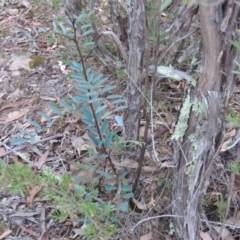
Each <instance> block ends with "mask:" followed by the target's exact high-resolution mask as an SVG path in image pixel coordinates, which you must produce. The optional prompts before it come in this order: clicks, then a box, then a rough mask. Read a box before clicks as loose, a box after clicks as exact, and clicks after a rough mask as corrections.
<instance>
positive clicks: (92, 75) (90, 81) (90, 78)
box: [87, 73, 94, 83]
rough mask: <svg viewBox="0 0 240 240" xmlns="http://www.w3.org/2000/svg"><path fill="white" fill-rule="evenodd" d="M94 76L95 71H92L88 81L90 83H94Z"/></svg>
mask: <svg viewBox="0 0 240 240" xmlns="http://www.w3.org/2000/svg"><path fill="white" fill-rule="evenodd" d="M93 78H94V74H93V73H91V74H90V75H88V77H87V80H88V82H89V83H92V80H93Z"/></svg>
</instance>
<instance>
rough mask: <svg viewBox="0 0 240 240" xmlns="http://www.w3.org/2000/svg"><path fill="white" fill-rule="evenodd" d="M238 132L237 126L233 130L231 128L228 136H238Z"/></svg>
mask: <svg viewBox="0 0 240 240" xmlns="http://www.w3.org/2000/svg"><path fill="white" fill-rule="evenodd" d="M236 133H237V130H236V128H234V129H233V130H231V131H230V132H228V134H227V135H228V136H229V137H235V136H236Z"/></svg>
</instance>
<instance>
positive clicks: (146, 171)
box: [0, 0, 240, 240]
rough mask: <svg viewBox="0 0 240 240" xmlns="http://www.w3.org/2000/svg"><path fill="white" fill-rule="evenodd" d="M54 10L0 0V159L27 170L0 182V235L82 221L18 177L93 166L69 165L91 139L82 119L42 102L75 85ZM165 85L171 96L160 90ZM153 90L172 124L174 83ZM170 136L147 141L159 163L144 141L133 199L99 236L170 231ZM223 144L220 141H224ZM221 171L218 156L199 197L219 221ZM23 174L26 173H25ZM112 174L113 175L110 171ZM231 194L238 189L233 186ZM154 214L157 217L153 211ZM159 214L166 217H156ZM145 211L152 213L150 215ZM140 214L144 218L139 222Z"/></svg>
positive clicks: (77, 232)
mask: <svg viewBox="0 0 240 240" xmlns="http://www.w3.org/2000/svg"><path fill="white" fill-rule="evenodd" d="M56 15H59V17H61V16H64V11H63V9H61V4H60V2H59V1H57V0H56V1H53V2H52V3H49V2H47V1H46V2H44V4H43V3H39V2H28V1H27V0H24V1H6V2H5V1H4V0H0V161H1V164H3V166H7V165H13V163H14V164H16V166H18V167H19V166H20V167H22V166H23V165H28V166H30V172H29V171H28V170H26V169H24V170H25V171H26V172H23V176H25V177H23V176H21V178H19V179H16V181H19V182H17V184H16V186H15V188H13V186H10V185H11V184H12V183H10V182H11V179H9V184H10V185H9V186H7V187H8V190H6V189H4V190H2V189H1V182H0V190H1V191H0V240H1V239H6V240H15V239H24V240H31V239H39V240H47V239H55V240H57V239H58V240H60V239H61V240H67V239H84V238H83V237H82V236H83V224H82V223H81V222H78V221H77V220H76V219H77V218H78V217H79V216H78V215H77V211H76V212H74V211H72V212H71V214H72V215H71V214H70V215H71V216H69V215H67V216H66V217H65V216H58V217H57V216H56V211H55V210H54V208H53V206H52V202H53V201H52V200H51V199H50V198H46V196H45V197H43V195H42V193H41V188H40V187H39V186H34V185H32V184H29V187H27V188H24V189H21V187H22V185H21V181H30V180H29V178H30V177H33V178H37V175H39V176H42V175H43V171H48V170H49V169H51V172H53V173H54V174H55V175H56V176H59V175H61V174H63V173H66V172H67V173H69V174H71V176H74V177H85V178H86V179H88V178H89V179H91V178H92V177H93V174H94V173H92V172H90V173H89V172H86V171H83V170H82V169H79V168H78V167H77V165H76V163H81V164H82V163H83V162H84V161H83V162H82V160H83V159H85V156H86V149H87V148H88V147H89V146H90V147H93V145H92V143H91V141H90V140H89V138H88V136H87V132H86V127H85V126H84V124H83V123H82V122H81V116H80V115H77V114H76V115H75V116H72V115H67V114H66V116H64V119H61V120H59V119H58V118H56V114H54V111H53V110H54V108H52V109H49V108H48V106H49V105H50V104H57V103H59V101H60V100H61V99H63V98H66V97H68V96H69V95H73V94H74V93H75V92H76V89H75V87H74V82H73V81H72V80H71V79H70V78H69V77H68V74H69V72H70V67H69V66H70V64H71V61H72V60H73V59H74V56H73V54H72V53H71V51H69V50H68V48H67V47H66V45H64V44H63V42H62V39H61V38H60V37H59V36H57V35H55V34H54V33H53V27H52V21H53V18H55V17H56ZM89 62H90V64H91V67H92V68H93V69H95V71H97V72H99V73H103V74H104V75H106V76H108V77H109V81H108V84H110V83H115V84H116V82H117V85H118V86H119V88H118V93H123V90H121V83H122V80H123V81H124V79H121V81H120V80H119V79H117V76H116V72H115V70H114V69H112V68H111V67H109V66H104V65H103V64H102V63H101V62H100V61H99V60H97V59H96V58H94V57H92V58H90V59H89ZM119 89H120V90H119ZM169 92H171V94H173V93H174V94H175V95H174V96H177V97H172V98H171V97H169V98H167V97H166V96H167V94H168V93H169ZM236 93H238V89H236ZM157 94H159V95H157V99H159V100H158V101H157V103H156V106H154V107H155V109H156V111H157V112H159V114H160V115H161V116H162V118H163V119H164V121H165V123H167V124H168V125H171V124H172V123H173V122H174V121H175V120H176V116H177V111H178V109H179V107H180V105H181V96H182V94H183V91H182V90H181V86H179V85H178V84H175V83H169V82H167V83H166V84H165V86H163V87H162V88H159V93H158V92H157ZM171 94H169V95H171ZM40 111H42V112H45V113H47V115H48V116H50V117H51V119H52V120H54V125H53V127H51V129H48V128H46V119H45V118H44V117H42V116H41V115H39V112H40ZM29 121H34V122H38V123H39V124H40V126H41V127H43V126H44V127H45V128H44V131H43V132H41V131H39V132H38V131H37V128H38V126H36V125H35V126H33V125H34V124H33V125H32V124H31V122H29ZM110 122H111V124H112V126H111V127H112V128H118V129H120V130H118V131H120V132H121V126H118V123H117V121H115V120H114V117H112V118H110ZM165 123H164V124H165ZM164 124H163V123H162V122H161V121H156V122H155V123H154V129H155V130H156V131H159V129H161V126H163V125H164ZM26 131H28V132H31V133H32V134H33V135H34V136H35V142H34V143H33V144H30V143H29V141H28V143H25V142H24V140H23V137H24V136H25V137H26ZM149 132H150V131H149ZM143 133H144V121H141V128H140V137H143ZM228 135H229V139H232V138H234V137H235V135H236V129H231V131H229V133H228ZM170 136H171V132H167V133H166V134H164V136H162V137H161V138H159V139H157V140H156V143H155V144H156V145H154V149H155V150H156V151H157V153H158V158H159V159H161V164H158V163H156V161H153V160H151V159H152V158H153V151H152V149H151V148H152V146H150V147H149V148H148V149H147V151H146V156H145V158H146V161H145V163H144V167H143V170H142V174H141V181H140V184H141V188H142V191H141V192H140V193H139V195H140V197H139V198H138V200H136V199H134V204H135V207H129V209H127V210H126V209H121V210H122V211H120V212H119V209H118V214H117V217H118V219H119V221H120V226H121V227H120V228H118V231H117V232H116V233H115V234H114V236H113V237H112V238H103V237H99V239H141V240H150V239H172V238H171V235H172V234H173V228H172V225H171V219H170V218H167V216H168V215H170V214H171V167H172V165H171V159H172V155H173V153H172V149H171V145H170V140H169V137H170ZM21 141H23V142H21ZM224 144H225V145H224V146H223V148H224V147H225V146H227V144H228V142H226V143H224ZM19 153H21V154H19ZM117 154H118V153H116V155H117ZM114 164H115V165H116V166H117V167H118V168H121V169H125V170H127V172H129V173H130V175H131V174H132V172H134V170H136V168H137V162H136V160H131V159H125V160H124V161H122V162H121V163H119V162H117V161H115V162H114ZM10 173H11V172H10ZM226 173H227V172H226V171H225V166H224V164H223V163H222V161H221V158H219V161H218V165H216V168H215V170H214V171H213V176H212V179H211V185H210V188H209V189H211V190H210V191H209V192H208V195H207V196H208V198H206V199H205V200H206V202H205V203H204V204H205V205H204V207H205V210H206V212H205V214H206V215H207V216H208V217H209V218H211V220H213V221H221V220H222V217H223V216H224V214H225V211H226V196H227V195H226V192H225V193H224V191H226V189H227V184H228V183H226V181H227V180H226V179H227V178H226ZM1 174H2V172H1V173H0V181H3V179H2V178H1ZM12 174H13V175H12V178H14V175H15V176H16V175H17V174H19V175H21V174H20V173H19V172H18V170H16V172H14V170H13V169H12ZM27 174H29V176H26V175H27ZM2 176H3V174H2ZM111 181H112V182H114V181H115V183H116V182H117V180H116V179H111ZM115 183H114V184H115ZM236 183H238V181H237V180H236ZM108 184H111V182H110V181H109V182H108ZM24 186H25V185H24ZM69 188H70V187H69ZM9 189H10V190H9ZM56 191H57V190H56ZM232 194H235V195H237V194H238V191H237V190H236V191H234V192H233V193H232ZM59 195H61V193H59ZM111 197H112V196H111V194H110V195H108V194H106V192H102V193H101V192H100V193H99V194H98V198H97V199H100V200H99V201H100V202H104V201H105V200H109V198H111ZM126 199H127V197H126ZM114 201H116V200H114ZM118 204H119V203H118ZM221 204H222V205H221ZM58 207H60V208H62V207H63V206H61V205H60V206H58ZM64 207H65V205H64ZM55 209H56V208H55ZM233 210H234V211H233ZM232 212H235V213H234V216H235V218H234V219H230V218H229V219H227V220H228V221H227V222H228V223H231V221H232V222H234V224H238V225H239V224H240V223H239V222H240V221H239V219H240V214H238V210H236V208H235V207H234V206H233V207H232ZM159 215H161V216H162V218H157V216H159ZM165 215H166V218H163V217H164V216H165ZM151 217H155V218H154V219H149V218H151ZM141 220H146V221H143V222H140V221H141ZM230 220H231V221H230ZM216 231H217V232H218V230H216ZM225 231H226V236H228V235H229V236H228V237H229V238H228V239H237V238H231V237H230V235H231V236H232V232H230V231H229V230H228V229H227V228H225ZM202 234H203V233H202ZM202 236H203V235H202ZM235 236H236V235H235ZM207 237H208V236H207V235H205V237H204V236H203V237H202V239H210V238H207Z"/></svg>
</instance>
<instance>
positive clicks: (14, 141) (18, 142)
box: [11, 138, 27, 145]
mask: <svg viewBox="0 0 240 240" xmlns="http://www.w3.org/2000/svg"><path fill="white" fill-rule="evenodd" d="M26 142H27V139H25V138H17V139H15V140H13V141H12V142H11V145H22V144H24V143H26Z"/></svg>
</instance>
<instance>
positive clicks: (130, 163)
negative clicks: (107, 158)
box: [112, 159, 138, 169]
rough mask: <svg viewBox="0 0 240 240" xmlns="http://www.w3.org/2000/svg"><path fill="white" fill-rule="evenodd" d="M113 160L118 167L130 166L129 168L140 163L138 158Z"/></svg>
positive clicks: (135, 166)
mask: <svg viewBox="0 0 240 240" xmlns="http://www.w3.org/2000/svg"><path fill="white" fill-rule="evenodd" d="M112 162H113V164H114V165H115V166H117V167H128V168H133V169H135V168H137V167H138V163H137V162H136V160H132V159H125V160H123V161H122V162H118V161H116V160H112Z"/></svg>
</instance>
